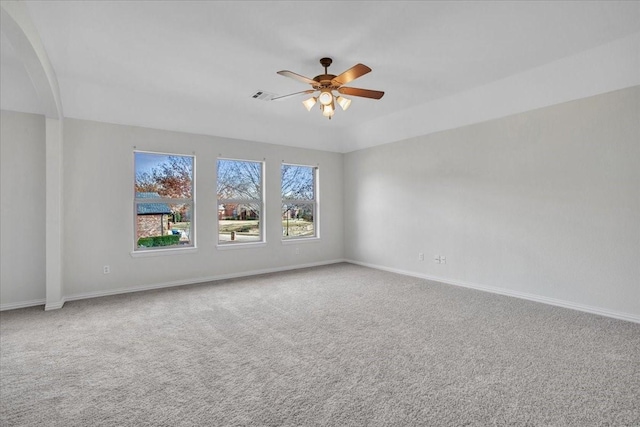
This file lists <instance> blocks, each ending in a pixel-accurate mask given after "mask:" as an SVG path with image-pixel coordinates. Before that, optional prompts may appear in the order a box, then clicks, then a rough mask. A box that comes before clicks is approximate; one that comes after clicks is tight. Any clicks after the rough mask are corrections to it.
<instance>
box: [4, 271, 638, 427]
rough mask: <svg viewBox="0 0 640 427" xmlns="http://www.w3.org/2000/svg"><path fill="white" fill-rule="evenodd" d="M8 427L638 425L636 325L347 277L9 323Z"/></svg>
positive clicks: (247, 286) (360, 275)
mask: <svg viewBox="0 0 640 427" xmlns="http://www.w3.org/2000/svg"><path fill="white" fill-rule="evenodd" d="M0 344H1V347H0V351H1V354H0V355H1V359H0V362H1V364H0V387H1V388H0V397H1V403H0V411H1V412H0V415H1V421H2V425H3V426H193V425H200V426H294V425H295V426H315V425H322V426H365V425H366V426H418V425H419V426H461V425H471V426H487V425H518V426H527V425H530V426H605V425H606V426H639V425H640V325H638V324H634V323H629V322H624V321H619V320H614V319H610V318H605V317H600V316H595V315H591V314H586V313H582V312H578V311H573V310H567V309H563V308H558V307H553V306H548V305H544V304H538V303H534V302H529V301H524V300H520V299H514V298H510V297H504V296H500V295H494V294H489V293H483V292H479V291H474V290H469V289H464V288H458V287H454V286H450V285H442V284H438V283H434V282H429V281H426V280H421V279H416V278H412V277H407V276H402V275H398V274H392V273H386V272H382V271H377V270H372V269H368V268H364V267H359V266H355V265H350V264H336V265H332V266H325V267H318V268H311V269H304V270H297V271H290V272H285V273H278V274H270V275H263V276H257V277H251V278H246V279H234V280H225V281H220V282H215V283H208V284H203V285H193V286H183V287H179V288H172V289H164V290H158V291H150V292H140V293H133V294H125V295H118V296H113V297H105V298H98V299H92V300H83V301H76V302H69V303H67V304H66V305H65V306H64V308H63V309H62V310H57V311H51V312H44V311H42V308H41V307H40V308H29V309H21V310H13V311H9V312H3V313H1V314H0Z"/></svg>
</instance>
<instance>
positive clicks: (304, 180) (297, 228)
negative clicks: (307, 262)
mask: <svg viewBox="0 0 640 427" xmlns="http://www.w3.org/2000/svg"><path fill="white" fill-rule="evenodd" d="M317 173H318V168H316V167H313V166H301V165H291V164H283V165H282V170H281V174H282V175H281V187H282V237H283V239H291V238H305V237H317V236H318V230H317V222H316V217H317V206H318V203H317V185H316V180H317Z"/></svg>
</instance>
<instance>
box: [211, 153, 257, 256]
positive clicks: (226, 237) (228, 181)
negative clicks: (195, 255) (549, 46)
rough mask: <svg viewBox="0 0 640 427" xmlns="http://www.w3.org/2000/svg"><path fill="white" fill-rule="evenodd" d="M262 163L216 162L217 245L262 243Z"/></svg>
mask: <svg viewBox="0 0 640 427" xmlns="http://www.w3.org/2000/svg"><path fill="white" fill-rule="evenodd" d="M263 167H264V163H263V162H252V161H247V160H230V159H218V182H217V184H218V185H217V190H218V243H219V244H221V245H229V244H237V243H255V242H263V241H264V238H263V227H262V226H261V223H262V221H263V220H264V216H263V215H262V212H263V204H262V200H263V194H262V193H263V188H264V186H263V184H262V177H263V175H264V174H263Z"/></svg>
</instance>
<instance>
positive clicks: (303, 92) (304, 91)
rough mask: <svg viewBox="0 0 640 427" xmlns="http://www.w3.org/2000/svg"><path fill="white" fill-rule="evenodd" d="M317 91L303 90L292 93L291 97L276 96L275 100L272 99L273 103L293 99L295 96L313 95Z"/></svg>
mask: <svg viewBox="0 0 640 427" xmlns="http://www.w3.org/2000/svg"><path fill="white" fill-rule="evenodd" d="M315 91H316V90H315V89H308V90H303V91H302V92H296V93H290V94H289V95H282V96H276V97H275V98H271V100H272V101H280V100H283V99H286V98H293V97H294V96H299V95H302V94H305V93H313V92H315Z"/></svg>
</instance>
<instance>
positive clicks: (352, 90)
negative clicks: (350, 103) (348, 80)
mask: <svg viewBox="0 0 640 427" xmlns="http://www.w3.org/2000/svg"><path fill="white" fill-rule="evenodd" d="M338 92H340V93H341V94H343V95H351V96H361V97H363V98H372V99H380V98H382V96H383V95H384V92H382V91H380V90H371V89H358V88H357V87H341V88H338Z"/></svg>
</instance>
